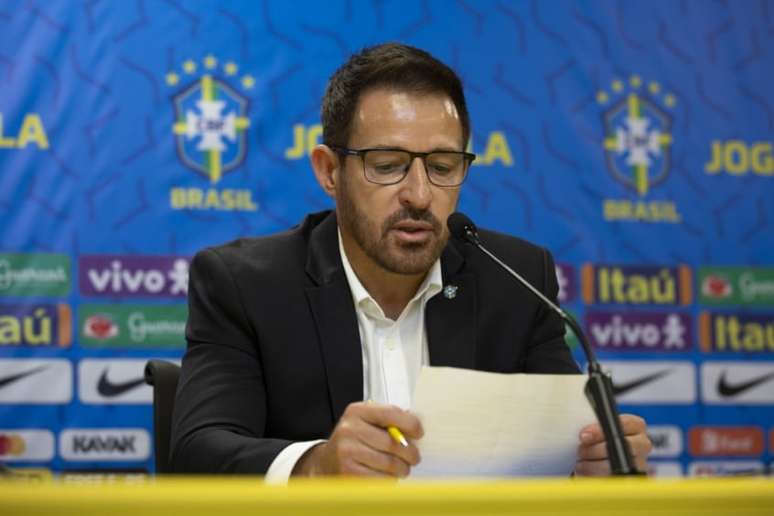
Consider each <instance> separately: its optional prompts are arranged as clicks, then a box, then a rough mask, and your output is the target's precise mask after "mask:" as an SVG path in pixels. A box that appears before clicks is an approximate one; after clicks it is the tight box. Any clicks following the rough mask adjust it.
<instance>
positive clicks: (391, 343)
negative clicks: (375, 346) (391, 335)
mask: <svg viewBox="0 0 774 516" xmlns="http://www.w3.org/2000/svg"><path fill="white" fill-rule="evenodd" d="M384 345H385V346H387V349H389V350H390V351H392V350H393V349H395V348H396V347H398V343H397V342H396V341H395V339H387V341H386V342H385V343H384Z"/></svg>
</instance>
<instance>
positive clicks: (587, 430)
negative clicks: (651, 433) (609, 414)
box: [579, 414, 647, 444]
mask: <svg viewBox="0 0 774 516" xmlns="http://www.w3.org/2000/svg"><path fill="white" fill-rule="evenodd" d="M619 421H620V422H621V430H622V431H623V433H624V435H635V434H639V433H645V431H646V430H647V424H646V423H645V420H644V419H643V418H641V417H640V416H636V415H634V414H621V416H620V418H619ZM579 437H580V441H581V443H583V444H595V443H600V442H603V441H604V440H605V434H604V432H602V427H601V426H600V425H599V423H592V424H589V425H586V426H584V427H583V428H581V431H580V432H579Z"/></svg>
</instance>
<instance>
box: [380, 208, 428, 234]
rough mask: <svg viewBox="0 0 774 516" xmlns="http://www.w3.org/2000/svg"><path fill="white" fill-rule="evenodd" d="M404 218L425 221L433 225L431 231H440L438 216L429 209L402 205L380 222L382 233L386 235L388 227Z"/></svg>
mask: <svg viewBox="0 0 774 516" xmlns="http://www.w3.org/2000/svg"><path fill="white" fill-rule="evenodd" d="M404 220H414V221H419V222H427V223H428V224H430V225H432V226H433V233H436V234H438V233H440V232H441V229H442V228H443V226H442V225H441V222H440V221H439V220H438V218H437V217H436V216H435V215H433V214H432V213H431V212H430V211H429V210H417V209H416V208H409V207H404V208H401V209H399V210H398V211H396V212H395V213H393V214H392V215H390V216H389V217H387V219H386V220H385V221H384V224H382V235H386V234H387V233H388V232H389V231H390V228H392V227H393V226H394V225H396V224H398V223H399V222H403V221H404Z"/></svg>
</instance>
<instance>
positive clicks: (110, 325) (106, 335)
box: [79, 305, 188, 348]
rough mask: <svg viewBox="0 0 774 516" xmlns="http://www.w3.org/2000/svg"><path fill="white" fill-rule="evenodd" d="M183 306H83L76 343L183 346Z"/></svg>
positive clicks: (92, 344)
mask: <svg viewBox="0 0 774 516" xmlns="http://www.w3.org/2000/svg"><path fill="white" fill-rule="evenodd" d="M187 314H188V309H187V307H186V305H83V306H81V308H80V311H79V320H80V323H79V327H80V328H81V336H80V343H81V345H83V346H88V347H154V346H155V347H174V348H181V347H183V346H184V345H185V323H186V318H187Z"/></svg>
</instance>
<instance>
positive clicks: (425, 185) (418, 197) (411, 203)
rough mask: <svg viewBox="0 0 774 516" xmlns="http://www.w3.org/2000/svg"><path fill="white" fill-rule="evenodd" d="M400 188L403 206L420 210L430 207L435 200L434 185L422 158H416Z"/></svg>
mask: <svg viewBox="0 0 774 516" xmlns="http://www.w3.org/2000/svg"><path fill="white" fill-rule="evenodd" d="M400 186H401V189H400V192H399V199H400V203H401V205H402V206H406V207H410V208H415V209H420V210H424V209H427V208H428V207H429V206H430V201H431V200H432V198H433V191H432V185H431V183H430V179H429V178H428V177H427V171H426V170H425V164H424V162H423V161H422V159H421V158H419V157H415V158H414V159H413V160H412V161H411V167H410V168H409V171H408V174H406V177H405V178H404V179H403V181H401V182H400Z"/></svg>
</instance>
